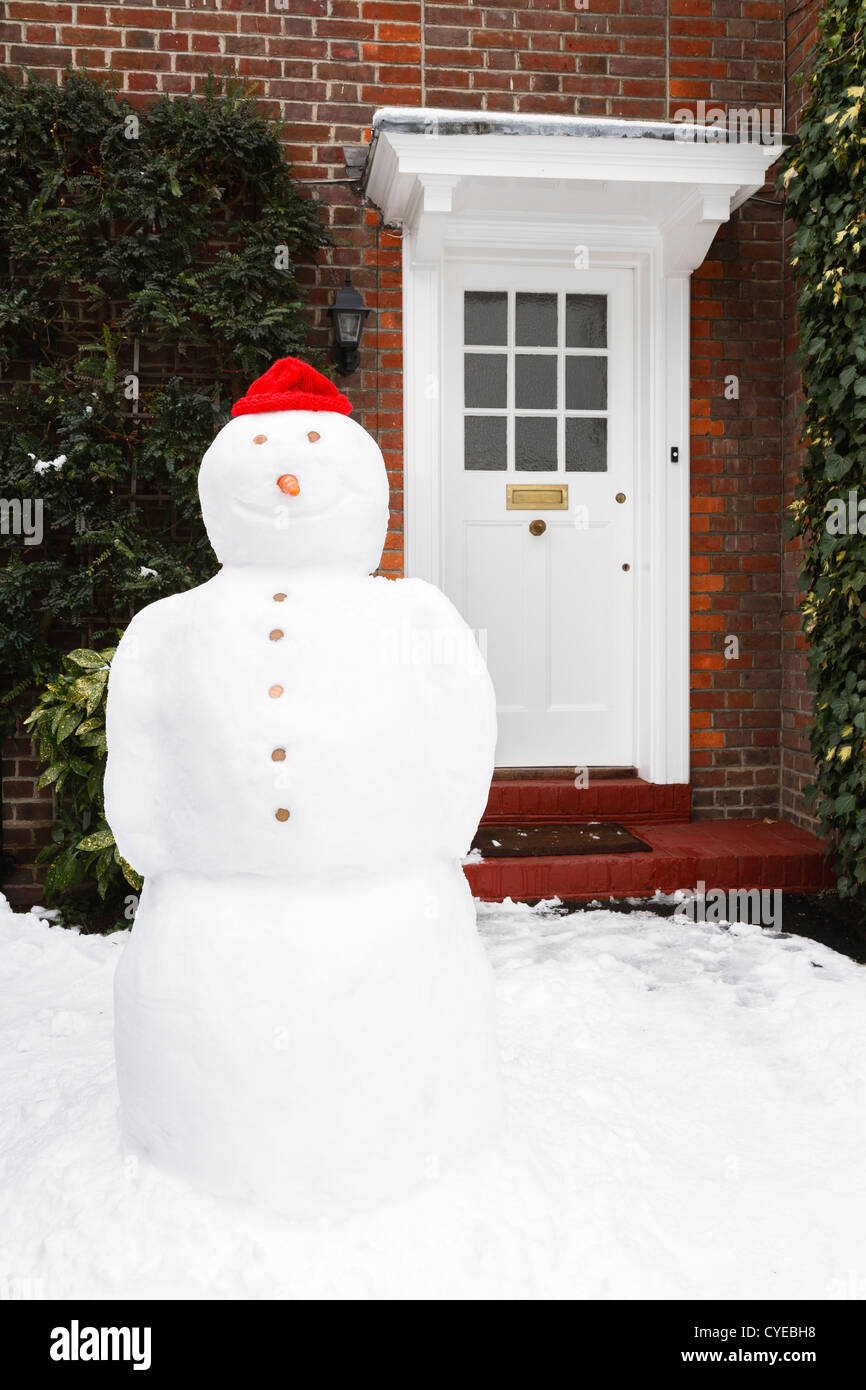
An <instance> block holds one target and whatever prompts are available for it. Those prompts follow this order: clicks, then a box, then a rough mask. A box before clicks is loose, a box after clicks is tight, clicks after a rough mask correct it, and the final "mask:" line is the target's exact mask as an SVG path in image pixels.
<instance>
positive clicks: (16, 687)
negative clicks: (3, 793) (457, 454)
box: [0, 72, 328, 892]
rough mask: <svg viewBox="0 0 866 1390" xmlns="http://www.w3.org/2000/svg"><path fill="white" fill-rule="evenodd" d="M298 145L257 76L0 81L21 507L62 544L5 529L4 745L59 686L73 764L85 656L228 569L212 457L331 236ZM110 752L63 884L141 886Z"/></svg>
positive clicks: (9, 408)
mask: <svg viewBox="0 0 866 1390" xmlns="http://www.w3.org/2000/svg"><path fill="white" fill-rule="evenodd" d="M280 135H281V132H280V129H279V127H278V126H277V125H276V124H274V123H273V122H271V121H269V120H267V119H265V117H264V116H263V115H262V114H261V113H260V111H259V109H258V107H257V105H256V102H255V100H254V98H253V97H252V96H251V95H250V94H249V93H248V92H247V91H246V90H245V89H244V88H243V86H242V85H240V84H236V83H229V84H226V85H219V84H216V83H210V84H209V85H208V88H207V91H206V93H205V94H204V95H203V96H202V97H201V98H199V99H189V98H184V99H169V98H164V99H162V100H160V101H158V102H156V103H154V104H153V105H150V106H148V107H147V108H146V109H139V110H134V109H133V108H132V107H130V106H129V105H128V104H127V103H126V102H125V101H123V100H120V99H118V98H116V96H115V95H114V94H113V93H112V92H111V91H110V90H108V89H106V87H104V86H102V85H100V84H99V83H98V82H96V81H94V80H92V79H90V78H89V77H88V76H87V75H85V74H81V73H75V72H69V73H67V74H66V78H65V81H64V82H63V83H62V85H60V86H57V85H54V84H51V83H46V82H40V81H34V80H27V81H25V82H16V81H14V80H12V79H11V78H9V77H8V76H0V184H2V188H3V196H2V199H0V373H2V382H0V497H2V498H3V499H4V502H6V503H7V504H9V503H12V504H14V505H16V506H17V505H21V506H23V503H24V501H25V500H26V499H30V501H31V503H32V502H33V501H34V500H36V499H38V500H40V501H41V503H42V508H43V512H42V517H43V529H44V539H43V540H42V542H41V544H27V543H26V542H27V537H26V536H17V535H8V534H3V535H2V536H0V547H2V549H0V555H2V558H3V561H4V563H3V564H2V567H0V614H2V620H0V671H2V673H3V677H4V688H3V694H2V696H0V736H6V735H8V734H10V733H11V732H12V731H13V729H14V728H15V727H16V725H17V723H18V721H19V720H20V718H21V717H22V716H23V714H24V713H26V710H27V708H28V707H29V705H31V704H32V703H33V691H34V689H35V690H37V691H38V690H39V689H41V688H43V687H46V689H45V694H44V695H43V696H42V699H41V700H40V702H39V705H38V706H37V710H36V712H35V713H36V714H37V715H38V718H36V719H35V720H34V723H35V726H36V729H37V731H38V733H39V735H40V738H41V739H42V741H43V746H44V748H45V750H46V753H47V754H48V755H49V756H52V757H53V756H54V752H56V751H63V752H64V759H65V755H66V751H67V749H68V748H70V747H71V744H70V743H69V737H70V736H68V735H67V737H66V738H64V739H62V740H58V746H57V749H54V748H53V744H52V740H56V739H57V735H58V730H60V729H61V728H62V727H63V725H62V722H58V724H57V729H54V730H53V731H52V732H50V733H46V725H45V719H44V717H43V715H46V716H47V713H48V712H49V711H51V710H54V712H55V713H54V714H52V720H53V719H54V718H55V715H56V711H57V708H59V703H62V702H63V701H66V700H69V699H71V700H72V702H73V705H74V696H73V695H72V694H71V693H70V692H71V691H72V689H73V687H72V686H69V683H68V677H71V676H72V675H73V674H74V673H73V672H71V671H70V670H68V668H67V666H66V665H63V664H62V656H63V653H64V652H67V651H69V649H70V648H72V647H76V648H78V649H79V651H78V655H79V656H81V650H82V649H88V650H89V649H98V650H99V651H100V652H101V650H102V648H103V646H105V645H114V643H115V642H116V640H117V637H118V634H119V633H120V631H122V629H123V628H124V627H125V626H126V625H127V623H128V622H129V620H130V618H131V617H132V616H133V614H134V613H135V612H136V611H137V610H138V609H139V608H141V607H142V606H143V605H145V604H147V603H150V602H152V601H153V600H155V599H158V598H161V597H163V596H164V595H167V594H171V593H176V592H177V591H178V590H182V589H187V588H190V587H191V586H193V585H195V584H199V583H201V582H202V581H203V580H205V579H207V578H209V577H210V576H211V575H212V574H213V573H214V571H215V569H216V562H215V560H214V557H213V554H212V553H211V550H210V547H209V545H208V543H207V539H206V537H205V533H204V528H203V526H202V524H201V516H200V511H199V504H198V496H197V491H196V479H197V472H198V465H199V463H200V460H201V457H202V454H203V453H204V452H205V450H206V448H207V446H208V444H209V443H210V441H211V440H212V438H213V436H214V434H215V433H216V431H217V430H218V429H219V428H220V427H221V426H222V425H223V424H224V423H225V421H226V420H227V419H228V416H229V411H230V407H231V402H232V401H233V400H234V399H236V398H237V397H238V396H239V395H240V394H242V392H243V390H244V389H245V388H246V386H247V385H248V384H249V382H250V381H251V380H252V379H253V378H254V377H256V376H258V375H260V374H261V372H263V371H264V370H265V369H266V368H267V367H268V366H269V365H270V364H271V362H272V361H273V360H274V359H275V358H277V357H282V356H285V355H286V354H304V353H305V334H306V324H305V319H304V315H303V309H304V300H305V296H304V292H303V289H302V284H301V280H302V279H303V274H302V276H301V277H300V279H299V276H298V266H299V265H300V264H303V263H305V262H307V263H311V262H312V261H313V260H314V259H315V257H316V255H317V253H318V252H319V250H320V248H321V247H322V246H324V245H326V244H327V242H328V238H327V235H326V233H325V231H324V229H323V227H322V223H321V219H320V209H319V206H318V204H317V203H316V201H315V200H314V199H312V198H309V197H307V196H303V195H302V194H301V193H300V192H299V190H298V187H297V185H296V183H295V182H294V180H293V177H292V173H291V169H290V167H289V166H288V165H287V163H286V160H285V156H284V153H283V146H282V144H281V139H280ZM310 278H311V277H310ZM136 381H137V398H136ZM8 529H9V527H8V525H6V526H5V527H4V530H8ZM70 659H71V660H73V662H74V658H70ZM75 679H76V681H77V682H78V685H77V686H76V687H75V688H77V689H78V690H83V689H84V686H83V685H82V684H81V681H82V679H84V678H83V677H82V675H81V673H80V672H79V674H78V676H77V677H76V678H75ZM46 683H48V684H47V686H46ZM73 685H75V683H74V682H73ZM46 700H47V701H48V703H47V704H45V702H46ZM40 711H41V713H40ZM97 713H98V712H97V710H96V709H94V710H92V711H91V712H90V714H89V716H88V719H87V720H82V723H86V722H89V721H90V720H93V719H95V718H96V717H97ZM70 718H71V713H70ZM90 732H91V733H95V732H96V726H95V725H92V726H91V730H90ZM79 736H80V726H79V727H78V728H77V729H76V731H75V737H76V738H78V737H79ZM85 746H89V745H85ZM94 747H95V745H94ZM89 756H90V755H87V754H85V753H84V751H83V749H81V748H78V749H77V750H76V752H75V758H76V759H77V762H75V763H74V765H73V762H69V761H64V762H63V767H64V768H65V775H63V776H61V774H60V773H58V774H57V777H56V778H55V779H54V782H53V784H54V786H55V788H56V790H57V792H58V820H57V825H56V826H55V831H57V830H58V827H59V832H60V833H59V835H58V836H57V837H56V841H55V846H56V844H60V845H61V847H62V848H61V851H60V852H59V853H55V854H54V855H53V856H49V857H51V871H50V872H49V880H48V886H49V890H54V891H55V892H58V891H60V890H61V888H63V887H65V886H68V884H70V883H72V882H75V881H77V879H76V878H75V875H78V873H79V869H80V868H81V862H82V861H81V859H80V856H81V854H84V855H85V856H86V855H87V854H88V853H93V854H94V855H96V856H97V858H95V859H92V860H86V861H85V862H84V870H85V873H90V872H91V871H92V872H94V873H95V874H96V877H97V879H98V880H99V881H100V884H101V886H103V887H107V885H108V884H109V882H110V881H111V878H112V874H113V875H114V880H115V882H116V884H119V882H120V869H121V866H119V865H118V864H117V862H116V861H115V859H114V858H113V848H112V846H110V845H109V844H108V842H107V841H106V843H105V844H104V845H101V844H100V845H97V844H96V842H95V841H93V835H94V834H96V835H99V834H101V833H102V831H101V830H100V826H101V825H102V824H103V823H102V822H101V821H100V816H101V814H102V812H101V802H100V796H101V788H100V786H98V785H97V783H98V782H99V779H100V775H101V774H100V775H97V773H96V771H95V768H94V767H90V768H89V770H88V772H87V775H86V776H85V774H84V772H83V770H82V771H76V767H82V766H83V761H85V760H86V759H87V758H88V757H89ZM49 770H50V769H49ZM76 779H80V780H76ZM85 831H86V834H85ZM83 840H89V841H90V842H91V850H87V849H86V848H85V846H84V845H83V844H82V841H83ZM99 856H103V857H99ZM73 861H74V863H73ZM69 874H72V875H73V877H71V878H70V877H69ZM106 875H108V877H106Z"/></svg>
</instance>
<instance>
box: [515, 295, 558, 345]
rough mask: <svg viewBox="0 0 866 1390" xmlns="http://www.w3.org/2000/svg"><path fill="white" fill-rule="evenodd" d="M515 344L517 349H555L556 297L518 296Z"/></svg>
mask: <svg viewBox="0 0 866 1390" xmlns="http://www.w3.org/2000/svg"><path fill="white" fill-rule="evenodd" d="M516 299H517V302H516V304H515V342H516V343H517V346H518V347H556V295H555V294H518V295H517V296H516Z"/></svg>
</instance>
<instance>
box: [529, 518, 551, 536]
mask: <svg viewBox="0 0 866 1390" xmlns="http://www.w3.org/2000/svg"><path fill="white" fill-rule="evenodd" d="M529 530H530V532H531V534H532V535H533V536H543V535H544V533H545V531H546V530H547V522H546V521H541V520H540V519H539V520H538V521H530V523H529Z"/></svg>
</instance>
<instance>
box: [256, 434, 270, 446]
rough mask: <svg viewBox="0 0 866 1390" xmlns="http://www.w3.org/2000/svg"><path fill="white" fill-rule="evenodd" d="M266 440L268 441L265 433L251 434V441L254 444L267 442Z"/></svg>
mask: <svg viewBox="0 0 866 1390" xmlns="http://www.w3.org/2000/svg"><path fill="white" fill-rule="evenodd" d="M267 442H268V436H267V435H266V434H254V435H253V443H254V444H267Z"/></svg>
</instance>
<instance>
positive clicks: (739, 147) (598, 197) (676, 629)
mask: <svg viewBox="0 0 866 1390" xmlns="http://www.w3.org/2000/svg"><path fill="white" fill-rule="evenodd" d="M749 134H750V135H751V134H752V132H751V131H750V132H749ZM735 135H736V133H735V132H734V133H732V132H728V131H726V130H724V129H720V128H719V127H717V126H712V127H702V126H694V125H693V126H686V125H684V124H681V123H679V122H662V121H651V122H633V121H621V120H606V119H605V120H598V119H595V118H588V117H581V116H571V117H557V118H553V119H546V118H544V117H539V116H536V115H505V114H498V113H493V112H478V111H444V110H436V109H433V108H415V109H410V108H398V107H385V108H383V109H382V110H380V111H378V112H377V113H376V115H375V117H374V120H373V128H372V139H371V142H370V148H369V151H368V155H367V161H366V166H365V170H364V180H363V188H364V192H365V193H366V196H367V197H368V199H369V200H370V201H371V202H372V203H374V204H375V205H376V206H377V207H378V208H379V209H380V210H381V212H382V214H383V217H384V220H385V222H386V223H388V224H389V225H399V226H400V227H401V228H402V230H403V296H404V320H403V324H404V327H403V337H404V342H403V346H404V427H405V504H404V505H405V527H406V560H407V572H408V573H410V574H414V575H419V576H420V577H422V578H425V579H428V580H430V581H432V582H433V583H439V582H440V575H441V567H442V487H443V477H442V459H441V447H442V445H441V439H442V412H443V410H445V409H447V408H452V409H453V408H454V403H453V402H452V403H447V402H443V401H442V400H441V399H440V395H441V393H440V390H439V383H440V382H441V381H442V379H443V354H444V351H445V344H444V342H443V328H442V317H443V288H444V284H445V280H446V277H447V273H448V266H449V263H450V262H451V261H453V260H460V261H463V262H466V261H470V262H471V261H475V262H476V263H482V264H488V265H489V264H491V263H496V264H499V265H501V266H502V267H503V274H504V275H506V274H507V266H508V265H527V264H533V265H544V266H547V267H550V268H552V269H554V268H555V267H557V266H560V267H562V268H563V269H564V270H565V269H566V268H567V269H568V270H570V271H572V272H573V271H574V269H575V267H578V268H579V267H580V264H581V260H580V258H581V257H585V258H586V260H587V262H591V264H592V266H593V267H597V268H600V269H601V268H614V267H625V268H628V269H630V270H631V271H632V272H633V283H634V303H635V322H636V325H637V331H636V341H635V363H634V365H635V386H636V395H635V399H636V410H637V429H636V434H635V456H636V457H635V462H636V466H637V474H638V477H639V478H640V488H639V494H640V495H639V498H638V507H639V514H638V519H637V530H636V538H637V551H638V554H637V559H638V569H639V571H640V583H639V585H638V588H637V609H636V616H637V623H638V631H639V633H640V639H639V640H640V643H641V650H640V652H639V660H638V663H637V664H638V668H639V670H640V672H641V677H640V680H641V684H640V688H639V689H638V690H636V692H635V706H636V709H637V717H638V744H637V757H636V763H637V766H638V770H639V772H640V775H641V776H642V777H644V778H646V779H647V780H649V781H655V782H667V783H672V782H676V783H681V782H685V781H688V776H689V366H690V359H689V299H690V295H689V276H690V275H691V273H692V271H693V270H695V269H696V268H697V267H698V266H699V265H700V264H701V262H702V261H703V260H704V258H705V257H706V254H707V252H708V250H709V248H710V245H711V243H712V241H713V238H714V236H715V235H716V232H717V231H718V229H719V227H720V226H721V225H722V223H723V222H725V221H726V220H727V219H728V218H729V217H730V216H731V213H732V212H733V211H734V210H735V209H736V208H738V207H739V206H740V205H741V204H742V203H744V202H745V201H746V200H747V199H748V198H750V197H751V196H752V195H753V194H754V193H756V192H757V191H758V190H759V189H760V188H761V187H763V185H764V183H765V180H766V175H767V170H768V169H769V167H770V165H771V164H772V163H773V162H774V161H775V160H776V159H777V158H778V157H779V155H780V154H781V152H782V148H783V147H782V145H781V144H778V143H777V144H764V143H761V141H760V140H759V139H757V138H746V139H738V138H735Z"/></svg>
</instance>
